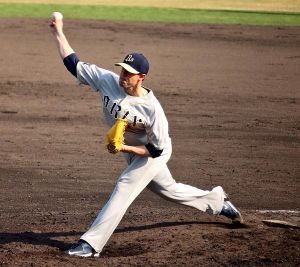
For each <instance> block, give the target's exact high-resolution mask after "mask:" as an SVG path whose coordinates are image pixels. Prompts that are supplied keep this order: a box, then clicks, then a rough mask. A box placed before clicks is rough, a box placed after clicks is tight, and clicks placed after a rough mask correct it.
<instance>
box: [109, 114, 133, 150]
mask: <svg viewBox="0 0 300 267" xmlns="http://www.w3.org/2000/svg"><path fill="white" fill-rule="evenodd" d="M127 124H128V123H127V121H126V120H124V119H118V120H117V121H116V123H115V124H114V126H113V127H111V128H110V129H109V131H108V132H107V134H106V140H105V145H106V147H107V149H108V151H109V152H110V153H113V154H115V153H118V152H120V150H121V149H122V146H123V145H124V133H125V130H126V127H127Z"/></svg>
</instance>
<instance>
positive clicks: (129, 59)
mask: <svg viewBox="0 0 300 267" xmlns="http://www.w3.org/2000/svg"><path fill="white" fill-rule="evenodd" d="M124 61H125V62H133V61H134V57H133V56H132V55H128V56H127V58H125V60H124Z"/></svg>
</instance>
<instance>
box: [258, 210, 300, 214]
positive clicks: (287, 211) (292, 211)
mask: <svg viewBox="0 0 300 267" xmlns="http://www.w3.org/2000/svg"><path fill="white" fill-rule="evenodd" d="M256 211H257V212H259V213H294V214H299V213H300V211H299V210H256Z"/></svg>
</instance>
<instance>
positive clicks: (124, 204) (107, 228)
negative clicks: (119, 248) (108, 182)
mask: <svg viewBox="0 0 300 267" xmlns="http://www.w3.org/2000/svg"><path fill="white" fill-rule="evenodd" d="M161 165H162V163H161V162H160V161H159V160H158V159H157V160H156V159H152V158H146V157H145V158H141V157H136V158H135V159H134V160H133V161H132V162H131V164H130V165H129V166H128V168H127V169H126V170H125V171H124V172H123V173H122V175H121V176H120V178H119V179H118V182H117V185H116V186H115V189H114V191H113V193H112V195H111V196H110V199H109V201H108V202H107V203H106V204H105V206H104V207H103V209H102V210H101V211H100V213H99V214H98V216H97V218H96V219H95V221H94V222H93V224H92V225H91V227H90V229H89V230H88V231H87V232H86V233H85V234H84V235H83V236H82V237H81V239H82V240H84V241H86V242H88V243H89V244H90V245H91V246H92V247H93V248H94V249H95V250H96V251H97V252H101V250H102V249H103V247H104V245H105V244H106V242H107V241H108V239H109V238H110V236H111V235H112V233H113V231H114V230H115V228H116V227H117V225H118V224H119V222H120V221H121V219H122V217H123V216H124V214H125V212H126V210H127V208H128V207H129V206H130V204H131V203H132V202H133V201H134V199H135V198H136V197H137V196H138V195H139V194H140V193H141V191H142V190H143V189H144V188H145V187H146V186H147V184H148V183H149V182H150V181H151V179H152V178H153V176H155V174H156V172H158V170H159V168H160V167H161Z"/></svg>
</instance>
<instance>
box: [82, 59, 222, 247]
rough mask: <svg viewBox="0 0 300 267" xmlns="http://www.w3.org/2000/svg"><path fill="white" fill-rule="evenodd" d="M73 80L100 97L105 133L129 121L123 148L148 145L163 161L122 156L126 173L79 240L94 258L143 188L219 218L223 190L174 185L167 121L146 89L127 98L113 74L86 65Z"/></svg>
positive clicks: (159, 106) (156, 101)
mask: <svg viewBox="0 0 300 267" xmlns="http://www.w3.org/2000/svg"><path fill="white" fill-rule="evenodd" d="M77 78H78V80H79V81H80V82H81V83H83V84H86V85H89V86H91V87H92V88H93V89H94V90H96V91H98V92H99V93H100V96H101V99H102V104H103V112H104V116H105V119H106V122H107V124H108V125H109V127H112V126H113V125H114V123H115V122H116V120H117V119H118V118H126V119H127V121H128V122H129V128H128V129H127V130H126V133H125V144H126V145H146V144H149V143H150V144H152V145H153V146H154V147H155V148H156V149H158V150H162V153H161V155H160V156H159V157H155V158H153V157H141V156H137V155H134V154H129V153H123V154H124V156H125V158H126V161H127V163H128V167H127V168H126V169H125V170H124V171H123V173H122V174H121V175H120V177H119V178H118V181H117V184H116V186H115V189H114V191H113V193H112V194H111V196H110V198H109V200H108V202H107V203H106V204H105V206H104V207H103V208H102V209H101V210H100V212H99V214H98V216H97V218H96V219H95V221H94V222H93V224H92V225H91V227H90V229H89V230H88V231H87V232H86V233H85V234H83V235H82V237H81V239H82V240H85V241H86V242H88V243H89V244H90V245H91V246H92V247H93V248H94V249H95V250H96V251H97V252H101V251H102V249H103V247H104V245H105V244H106V242H107V241H108V239H109V238H110V236H111V235H112V233H113V231H114V230H115V228H116V227H117V225H118V224H119V222H120V221H121V219H122V217H123V215H124V214H125V212H126V210H127V209H128V207H129V206H130V204H131V203H132V202H133V201H134V199H135V198H136V197H137V196H138V195H139V194H140V193H141V192H142V191H143V189H144V188H145V187H148V188H149V189H150V190H152V191H153V192H155V193H157V194H158V195H160V196H162V197H164V198H166V199H168V200H170V201H173V202H176V203H180V204H184V205H187V206H191V207H194V208H196V209H198V210H201V211H203V212H208V213H210V214H219V213H220V211H221V210H222V206H223V203H224V198H225V193H224V191H223V189H222V187H220V186H218V187H215V188H213V189H212V190H211V191H203V190H200V189H198V188H195V187H192V186H189V185H185V184H181V183H176V181H175V180H174V179H173V177H172V175H171V173H170V171H169V169H168V167H167V162H168V160H169V158H170V156H171V153H172V145H171V139H170V137H169V129H168V121H167V119H166V116H165V113H164V111H163V109H162V107H161V105H160V103H159V102H158V100H157V98H156V97H155V96H154V94H153V92H152V91H151V90H150V89H147V90H148V93H147V94H146V95H144V96H141V97H137V96H131V95H128V94H126V93H125V91H124V90H123V88H122V87H120V86H119V76H118V75H117V74H115V73H113V72H111V71H108V70H105V69H102V68H99V67H97V66H96V65H91V64H87V63H84V62H79V63H78V64H77Z"/></svg>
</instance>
